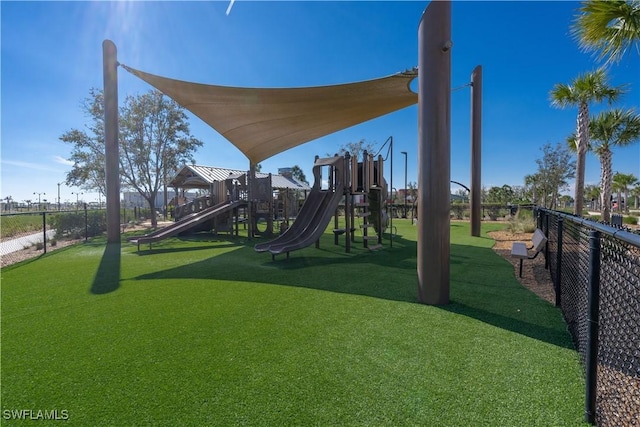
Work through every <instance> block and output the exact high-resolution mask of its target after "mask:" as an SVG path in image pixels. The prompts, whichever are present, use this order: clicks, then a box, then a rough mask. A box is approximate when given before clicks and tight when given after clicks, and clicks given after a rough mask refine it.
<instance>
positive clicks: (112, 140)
mask: <svg viewBox="0 0 640 427" xmlns="http://www.w3.org/2000/svg"><path fill="white" fill-rule="evenodd" d="M418 40H419V47H418V49H419V52H418V56H419V66H418V68H417V69H413V70H409V71H405V72H401V73H397V74H394V75H391V76H388V77H383V78H379V79H375V80H369V81H362V82H356V83H348V84H341V85H332V86H318V87H304V88H238V87H225V86H215V85H205V84H199V83H191V82H185V81H180V80H175V79H170V78H166V77H161V76H157V75H154V74H150V73H147V72H143V71H140V70H136V69H134V68H131V67H128V66H126V65H123V64H119V63H118V61H117V58H116V48H115V45H113V43H112V42H110V41H105V42H104V43H103V57H104V76H105V77H104V81H105V90H104V94H105V126H106V128H108V129H106V130H105V145H106V151H107V155H106V159H107V197H110V198H111V201H110V202H109V203H108V205H109V206H113V207H112V210H113V209H117V208H118V203H117V196H114V193H115V191H114V190H113V188H114V187H115V188H117V186H118V184H117V181H116V180H117V162H115V163H114V159H116V160H117V150H118V148H117V67H118V65H120V66H122V67H123V68H124V69H126V70H127V71H129V72H130V73H132V74H134V75H136V76H137V77H139V78H141V79H142V80H144V81H146V82H147V83H149V84H150V85H152V86H154V87H155V88H157V89H159V90H160V91H162V92H163V93H165V94H166V95H168V96H169V97H171V98H173V99H174V100H175V101H176V102H177V103H178V104H180V105H181V106H182V107H184V108H186V109H187V110H189V111H191V112H192V113H193V114H195V115H196V116H198V117H199V118H200V119H202V120H203V121H204V122H205V123H207V124H209V125H210V126H211V127H212V128H214V129H215V130H216V131H218V132H219V133H220V134H221V135H222V136H224V137H225V138H226V139H227V140H229V141H230V142H231V143H232V144H233V145H235V146H236V147H237V148H238V149H239V150H240V151H241V152H242V153H243V154H244V155H245V156H246V157H247V158H248V159H249V171H250V173H249V180H250V181H251V179H253V177H254V176H255V165H256V164H258V163H259V162H260V161H263V160H265V159H267V158H269V157H271V156H273V155H275V154H278V153H281V152H283V151H285V150H287V149H289V148H293V147H296V146H298V145H301V144H304V143H306V142H308V141H311V140H314V139H317V138H320V137H322V136H325V135H328V134H330V133H333V132H336V131H339V130H342V129H345V128H347V127H350V126H354V125H356V124H359V123H362V122H365V121H367V120H371V119H374V118H376V117H380V116H382V115H385V114H388V113H391V112H394V111H397V110H400V109H402V108H405V107H408V106H411V105H415V104H416V103H418V164H419V177H418V188H419V194H418V212H419V214H418V250H417V251H418V267H417V270H418V296H419V299H420V301H421V302H423V303H426V304H447V303H448V302H449V254H450V248H449V245H450V236H449V197H450V188H449V181H450V160H451V153H450V151H451V149H450V133H451V131H450V127H451V120H450V109H451V108H450V99H451V47H452V42H451V4H450V2H448V1H433V2H431V3H430V4H429V6H428V7H427V9H426V10H425V12H424V14H423V16H422V19H421V21H420V24H419V27H418ZM415 78H418V93H415V92H413V91H412V90H411V88H410V86H409V85H410V83H411V81H412V80H413V79H415ZM114 101H115V102H114ZM114 117H115V118H114ZM114 126H115V129H114V128H113V127H114ZM114 164H115V166H114ZM110 189H111V190H110ZM248 189H249V200H251V191H252V190H251V185H249V186H248ZM472 197H473V195H472ZM114 202H115V203H114ZM107 217H108V219H109V218H112V217H111V216H109V213H107ZM116 221H117V220H116ZM250 223H251V221H250ZM107 227H108V241H110V242H113V241H115V240H116V239H119V234H118V232H119V228H118V224H117V223H116V224H113V223H109V224H108V225H107Z"/></svg>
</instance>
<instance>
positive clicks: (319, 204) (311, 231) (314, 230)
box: [255, 158, 344, 255]
mask: <svg viewBox="0 0 640 427" xmlns="http://www.w3.org/2000/svg"><path fill="white" fill-rule="evenodd" d="M340 159H342V158H340ZM337 181H338V182H337V183H336V186H335V188H334V189H333V190H319V189H317V187H315V186H314V189H313V190H312V191H311V193H309V196H308V198H307V201H306V202H305V204H304V205H303V206H302V209H301V210H300V213H299V214H298V217H297V218H296V220H295V221H294V222H293V224H292V225H291V227H289V228H288V229H287V231H285V232H284V233H283V234H282V235H281V236H279V237H278V238H276V239H275V240H272V241H270V242H266V243H261V244H257V245H256V246H255V250H256V251H257V252H266V251H269V252H271V254H272V255H276V254H282V253H289V252H291V251H295V250H298V249H302V248H306V247H307V246H309V245H311V244H313V243H314V242H316V241H317V240H318V239H319V238H320V236H322V234H323V233H324V231H325V229H326V228H327V225H328V224H329V221H330V220H331V217H332V216H333V215H334V213H335V211H336V209H337V208H338V205H339V204H340V200H341V199H342V196H343V190H344V186H343V182H342V180H341V179H340V180H337Z"/></svg>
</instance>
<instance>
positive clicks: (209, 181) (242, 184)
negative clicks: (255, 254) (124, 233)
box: [129, 165, 311, 249]
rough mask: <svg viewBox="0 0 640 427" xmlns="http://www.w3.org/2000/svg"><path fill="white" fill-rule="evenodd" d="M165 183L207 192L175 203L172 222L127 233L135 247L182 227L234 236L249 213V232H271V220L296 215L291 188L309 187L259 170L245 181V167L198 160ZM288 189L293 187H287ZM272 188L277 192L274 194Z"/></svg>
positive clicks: (178, 190)
mask: <svg viewBox="0 0 640 427" xmlns="http://www.w3.org/2000/svg"><path fill="white" fill-rule="evenodd" d="M249 182H252V198H251V200H252V203H249V202H248V201H249V184H248V183H249ZM169 185H170V186H172V187H174V188H175V193H176V194H180V193H182V194H184V192H185V190H188V189H198V190H204V191H205V192H207V193H208V194H206V195H204V196H200V197H197V198H195V199H194V200H191V201H188V202H186V203H184V204H181V205H177V206H175V207H174V208H173V216H174V219H175V223H174V224H171V225H169V226H167V227H164V228H162V229H159V230H156V231H154V232H152V233H150V234H146V235H144V236H135V237H131V238H129V241H131V242H132V243H135V244H137V245H138V249H140V244H141V243H142V244H144V243H148V244H149V248H151V244H152V243H154V242H158V241H160V240H163V239H166V238H168V237H172V236H176V235H183V234H186V233H196V232H214V233H231V234H235V235H236V236H238V235H239V224H240V223H242V224H243V225H244V226H245V227H246V223H247V221H248V220H249V218H252V221H253V224H252V226H251V227H249V233H250V235H251V236H252V237H255V236H258V235H264V236H268V237H271V236H272V235H273V234H274V231H273V229H274V223H275V222H278V221H283V222H284V221H287V222H288V221H289V218H290V217H292V216H293V217H295V216H296V215H297V210H298V209H297V208H298V203H297V197H295V193H297V192H298V191H303V192H304V193H305V197H306V193H307V191H309V190H311V188H310V187H309V186H307V185H306V184H304V183H301V182H299V181H297V180H296V179H294V178H293V177H291V176H282V175H272V174H259V175H258V176H256V177H255V178H254V180H253V181H249V178H248V173H247V172H243V171H239V170H231V169H223V168H212V167H206V166H197V165H185V166H184V167H183V168H182V169H181V170H180V171H179V172H178V173H177V174H176V176H175V177H174V178H173V179H172V180H171V181H170V183H169ZM292 189H293V190H297V191H296V192H293V191H290V190H292ZM274 194H277V197H275V198H274ZM176 199H180V198H179V197H178V198H176ZM279 207H282V208H281V209H279ZM258 222H260V223H261V224H258ZM262 223H264V225H266V228H265V227H264V226H263V227H262V229H261V227H260V226H262V225H263V224H262Z"/></svg>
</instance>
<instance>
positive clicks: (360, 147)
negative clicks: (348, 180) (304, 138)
mask: <svg viewBox="0 0 640 427" xmlns="http://www.w3.org/2000/svg"><path fill="white" fill-rule="evenodd" d="M375 149H376V146H375V144H372V143H370V142H367V141H365V140H364V139H361V140H360V141H358V142H349V143H347V144H343V145H341V146H340V148H339V149H338V154H339V155H341V156H344V154H345V153H346V152H348V153H349V154H350V155H351V157H356V158H357V159H358V160H359V161H362V153H363V152H365V151H366V152H367V153H369V154H373V153H374V152H375ZM328 155H332V154H328Z"/></svg>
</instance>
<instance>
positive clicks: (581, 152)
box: [550, 69, 624, 215]
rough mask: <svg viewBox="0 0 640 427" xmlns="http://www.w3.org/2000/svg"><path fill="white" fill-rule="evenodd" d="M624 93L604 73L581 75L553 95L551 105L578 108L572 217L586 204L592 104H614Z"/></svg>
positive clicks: (559, 86)
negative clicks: (608, 81)
mask: <svg viewBox="0 0 640 427" xmlns="http://www.w3.org/2000/svg"><path fill="white" fill-rule="evenodd" d="M623 92H624V89H623V87H622V86H618V87H610V86H609V85H608V84H607V75H606V73H605V72H604V70H602V69H600V70H597V71H592V72H588V73H585V74H582V75H579V76H578V77H576V78H575V79H574V80H572V81H571V83H569V84H563V83H558V84H556V85H555V86H554V87H553V89H552V90H551V92H550V95H551V105H552V106H554V107H558V108H566V107H575V106H577V107H578V118H577V121H576V138H575V147H576V152H577V153H578V159H577V162H576V188H575V195H574V199H575V201H576V202H575V205H574V207H573V213H574V214H575V215H582V207H583V204H584V199H583V193H584V170H585V158H586V154H587V146H588V144H589V104H590V103H592V102H602V101H605V100H606V101H607V102H608V103H609V104H611V103H612V102H613V101H615V100H617V99H618V98H619V97H620V95H622V93H623Z"/></svg>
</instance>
